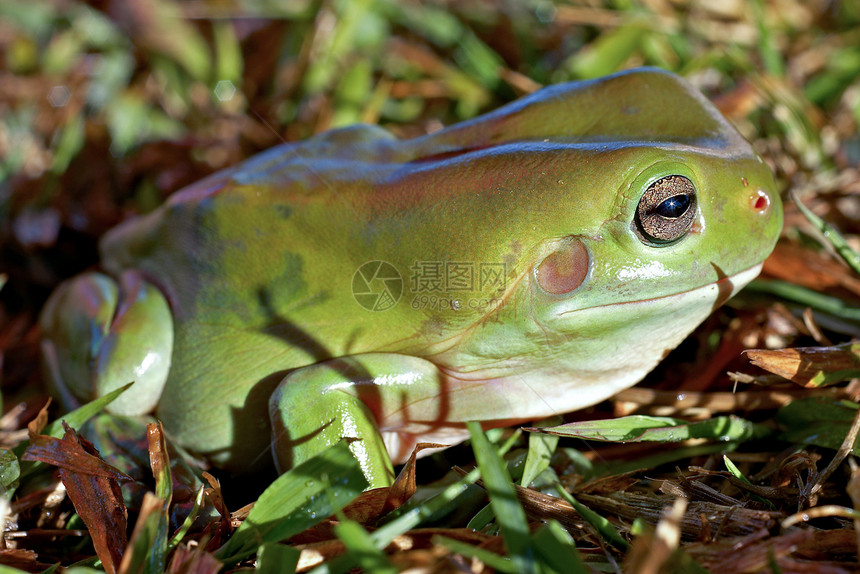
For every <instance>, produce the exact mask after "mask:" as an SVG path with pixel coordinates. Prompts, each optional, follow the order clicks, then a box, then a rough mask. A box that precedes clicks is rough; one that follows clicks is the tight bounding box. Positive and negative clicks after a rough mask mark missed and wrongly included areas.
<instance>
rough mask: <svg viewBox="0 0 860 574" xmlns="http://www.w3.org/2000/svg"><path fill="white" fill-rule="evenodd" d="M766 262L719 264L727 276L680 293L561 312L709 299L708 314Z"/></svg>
mask: <svg viewBox="0 0 860 574" xmlns="http://www.w3.org/2000/svg"><path fill="white" fill-rule="evenodd" d="M762 265H763V263H759V264H758V265H753V266H752V267H750V268H748V269H744V270H743V271H739V272H737V273H735V274H734V275H725V274H723V273H722V272H721V270H720V269H719V268H716V269H717V273H719V274H720V275H723V277H722V278H720V279H718V280H717V281H714V282H713V283H708V284H707V285H702V286H701V287H695V288H693V289H689V290H687V291H681V292H679V293H671V294H669V295H661V296H660V297H652V298H650V299H640V300H638V301H619V302H617V303H607V304H605V305H598V306H596V307H587V308H584V309H582V308H580V309H570V310H568V311H562V312H561V313H559V314H558V315H557V316H559V317H563V316H565V315H574V314H579V315H581V314H582V313H583V312H596V311H608V310H610V309H618V310H621V309H625V310H629V311H630V312H633V313H636V312H641V311H644V310H645V309H646V308H648V307H654V306H659V307H661V308H676V309H683V308H689V307H690V306H696V307H699V308H701V307H703V306H704V305H707V303H708V302H710V303H711V306H710V309H708V312H707V314H710V313H711V312H713V311H714V310H715V309H717V308H718V307H720V306H721V305H722V304H723V303H725V302H726V301H728V300H729V299H731V298H732V297H734V296H735V295H736V294H737V292H738V291H740V290H741V289H743V288H744V287H745V286H746V284H747V283H749V282H750V281H752V280H753V279H755V278H756V277H757V276H758V274H759V273H760V272H761V268H762Z"/></svg>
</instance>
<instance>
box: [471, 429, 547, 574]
mask: <svg viewBox="0 0 860 574" xmlns="http://www.w3.org/2000/svg"><path fill="white" fill-rule="evenodd" d="M466 427H467V428H468V429H469V433H470V435H471V437H472V449H473V450H474V451H475V458H476V459H477V462H478V468H480V469H481V476H482V478H483V479H484V485H485V486H486V488H487V492H488V493H489V496H490V506H491V507H492V509H493V512H494V513H495V514H496V521H497V522H498V524H499V528H500V529H501V531H502V537H504V539H505V545H506V546H507V548H508V554H509V555H510V557H511V562H512V563H513V564H514V565H515V566H516V567H517V571H518V572H521V573H526V572H536V568H535V557H534V552H533V550H532V548H531V544H530V538H529V525H528V520H527V519H526V512H525V510H523V507H522V506H521V505H520V503H519V501H518V500H517V494H516V491H515V490H514V485H513V483H512V482H511V476H510V474H508V469H507V467H506V466H505V463H504V461H502V459H501V457H500V456H499V453H498V452H497V451H496V448H495V446H493V444H491V443H490V441H489V440H488V439H487V437H486V435H485V434H484V432H483V430H481V425H480V423H477V422H470V423H467V424H466Z"/></svg>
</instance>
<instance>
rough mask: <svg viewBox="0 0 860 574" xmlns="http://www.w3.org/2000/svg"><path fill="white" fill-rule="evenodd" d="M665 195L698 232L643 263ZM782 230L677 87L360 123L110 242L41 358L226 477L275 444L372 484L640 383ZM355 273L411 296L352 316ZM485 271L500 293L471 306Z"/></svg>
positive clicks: (61, 376) (628, 80) (771, 201)
mask: <svg viewBox="0 0 860 574" xmlns="http://www.w3.org/2000/svg"><path fill="white" fill-rule="evenodd" d="M668 175H682V176H684V177H686V178H688V179H689V180H690V181H692V182H693V184H694V186H695V188H696V207H695V209H696V210H697V211H696V214H695V219H694V221H693V223H692V228H691V229H690V230H689V231H688V232H685V233H684V234H683V235H682V236H681V237H680V238H679V239H678V240H676V241H673V242H669V243H665V244H655V243H654V242H651V241H648V240H646V239H643V237H642V233H641V231H640V230H638V228H637V226H636V224H635V223H634V218H635V214H636V211H637V206H638V205H639V201H640V198H641V197H642V196H643V193H645V190H646V188H648V186H649V185H650V184H651V183H652V182H654V181H656V180H659V179H660V178H662V177H664V176H668ZM781 226H782V210H781V205H780V200H779V196H778V194H777V193H776V192H775V188H774V182H773V178H772V175H771V173H770V171H769V170H768V168H767V167H766V166H765V164H764V163H763V162H762V160H761V159H760V158H759V157H758V156H757V155H756V154H755V152H754V151H753V150H752V149H751V147H750V146H749V144H748V143H747V142H746V141H744V140H743V138H742V137H741V136H740V135H739V134H738V133H737V132H736V131H735V130H734V128H732V127H731V126H730V125H729V124H728V123H727V122H726V120H725V119H723V118H722V116H720V114H719V113H718V112H717V110H716V109H715V108H714V107H713V106H712V105H711V104H710V103H709V102H708V101H707V100H705V99H704V98H703V97H702V96H701V94H699V93H698V92H697V91H695V89H693V88H692V87H691V86H689V85H688V84H686V83H685V82H684V81H683V80H681V79H679V78H678V77H676V76H674V75H672V74H669V73H666V72H662V71H659V70H654V69H643V70H637V71H633V72H628V73H622V74H616V75H614V76H610V77H607V78H602V79H599V80H596V81H592V82H582V83H571V84H563V85H558V86H553V87H549V88H546V89H544V90H541V91H539V92H537V93H535V94H533V95H531V96H528V97H526V98H523V99H521V100H519V101H517V102H514V103H512V104H510V105H507V106H505V107H502V108H500V109H498V110H496V111H494V112H492V113H489V114H487V115H485V116H482V117H479V118H476V119H474V120H471V121H468V122H464V123H461V124H458V125H455V126H452V127H450V128H448V129H444V130H442V131H439V132H437V133H434V134H430V135H427V136H424V137H420V138H417V139H413V140H408V141H401V140H399V139H397V138H395V137H394V136H392V135H391V134H389V133H388V132H386V131H384V130H383V129H381V128H377V127H370V126H357V127H353V128H348V129H344V130H337V131H331V132H328V133H325V134H322V135H320V136H318V137H315V138H313V139H311V140H308V141H306V142H303V143H300V144H286V145H282V146H279V147H276V148H274V149H271V150H269V151H267V152H264V153H262V154H260V155H258V156H256V157H254V158H251V159H249V160H248V161H246V162H244V163H242V164H239V165H238V166H235V167H233V168H230V169H227V170H224V171H222V172H219V173H217V174H214V175H213V176H211V177H209V178H207V179H205V180H203V181H201V182H199V183H197V184H195V185H193V186H191V187H189V188H186V189H185V190H183V191H181V192H179V193H177V194H175V195H173V196H172V197H171V198H170V200H169V201H168V202H167V203H166V204H165V205H163V206H162V207H161V208H160V209H158V210H156V211H155V212H153V213H151V214H149V215H147V216H144V217H141V218H138V219H134V220H131V221H128V222H126V223H124V224H122V225H120V226H119V227H117V228H115V229H114V230H112V231H111V232H110V233H108V234H107V235H106V236H105V237H104V239H103V240H102V242H101V251H102V261H103V265H104V268H105V270H106V271H107V272H108V273H109V274H110V276H111V277H113V278H116V280H114V279H112V278H111V277H109V276H107V275H104V274H98V273H88V274H85V275H82V276H79V277H77V278H75V279H73V280H71V281H69V282H67V283H65V284H64V285H63V286H61V287H60V288H59V289H58V290H57V292H56V293H55V294H54V295H53V296H52V298H51V300H50V301H49V302H48V304H47V305H46V308H45V310H44V312H43V315H42V319H41V325H42V328H43V331H44V333H45V345H44V348H45V350H46V358H47V364H48V366H49V368H50V372H51V373H52V379H53V380H54V381H55V382H56V383H57V389H58V391H57V392H59V393H60V394H62V395H63V396H64V397H66V398H67V399H71V398H73V397H77V398H79V399H88V398H91V397H92V396H94V395H100V394H104V393H105V392H108V391H110V390H112V389H114V388H116V387H118V386H121V385H123V384H125V383H127V382H129V381H132V380H134V381H136V384H135V385H134V386H133V387H132V388H131V389H130V390H129V391H128V392H126V393H125V394H124V395H123V396H122V397H120V399H119V400H118V401H117V402H116V403H115V404H114V405H113V406H112V410H113V411H114V412H117V413H121V414H143V413H146V412H152V411H154V412H155V413H156V415H157V416H158V417H159V418H160V419H161V420H162V421H163V422H164V425H165V428H166V429H167V431H168V432H169V433H170V434H171V435H172V437H173V438H174V439H175V440H176V441H178V442H179V443H180V444H182V445H184V446H185V447H187V448H189V449H191V450H193V451H195V452H197V453H200V454H203V455H205V456H207V457H208V458H209V459H211V460H212V461H213V463H214V464H216V465H218V466H222V467H225V468H229V469H235V470H250V469H253V468H256V467H259V466H261V465H263V464H265V463H266V462H267V461H269V460H270V455H269V453H268V449H269V447H270V445H271V448H272V452H273V453H274V458H275V461H276V464H277V465H278V467H279V469H280V470H286V469H287V468H289V467H291V466H292V465H294V464H296V463H298V462H301V461H303V460H305V459H307V458H309V457H311V456H313V455H315V454H316V453H318V452H320V451H321V450H323V449H325V448H326V447H327V446H328V445H331V444H333V443H335V442H337V441H339V440H341V439H342V438H344V437H348V438H354V439H361V440H352V441H350V444H351V448H352V449H353V452H354V453H355V455H356V456H357V457H358V459H359V460H360V461H361V463H362V465H363V468H364V471H365V474H366V476H367V477H368V480H369V481H370V484H371V485H372V486H382V485H386V484H389V483H390V482H391V480H392V478H393V472H392V466H391V461H392V460H393V461H394V462H400V461H403V460H404V459H405V458H406V457H407V456H408V455H409V453H410V452H411V449H412V447H413V445H414V444H415V442H417V441H437V442H443V443H452V442H456V441H459V440H461V439H462V438H464V436H465V433H464V431H463V428H462V426H463V425H462V423H464V422H465V421H469V420H480V421H483V422H484V424H485V425H486V426H498V425H503V424H509V423H512V422H518V421H526V420H533V419H535V418H541V417H545V416H548V415H552V414H557V413H564V412H568V411H571V410H575V409H578V408H582V407H585V406H588V405H591V404H594V403H596V402H598V401H600V400H603V399H604V398H606V397H608V396H610V395H611V394H613V393H615V392H617V391H618V390H620V389H622V388H626V387H628V386H630V385H632V384H635V383H636V382H637V381H639V380H640V379H641V378H642V377H643V376H644V375H645V374H646V373H647V372H648V371H649V370H651V369H652V368H653V367H654V365H656V363H657V362H658V361H659V360H660V359H661V358H662V357H663V356H664V355H665V354H666V353H667V352H668V351H669V350H670V349H672V348H674V347H675V346H676V345H677V344H678V343H680V342H681V341H682V340H683V338H684V337H686V336H687V335H688V334H689V332H690V331H691V330H692V329H694V328H695V327H696V325H698V324H699V323H700V322H701V321H702V320H704V318H706V317H707V316H708V314H709V313H710V312H711V311H712V310H713V309H714V308H715V307H716V306H718V305H720V304H722V302H724V301H725V300H726V299H727V298H728V297H729V296H731V295H732V294H733V293H734V292H736V291H737V290H738V289H739V288H740V287H742V286H743V284H745V283H746V282H748V281H749V280H750V279H752V277H754V276H755V274H756V273H757V272H758V269H759V266H760V264H761V262H762V261H763V260H764V258H765V257H766V256H767V255H768V254H769V253H770V251H771V250H772V248H773V245H774V243H775V242H776V239H777V236H778V234H779V231H780V229H781ZM583 247H584V249H582V248H583ZM368 261H384V262H387V263H389V264H390V265H392V266H393V267H394V268H396V270H397V271H398V273H399V275H400V277H402V297H401V298H400V299H399V301H397V302H396V304H394V305H393V306H391V307H390V308H387V309H384V310H376V311H374V310H368V309H366V308H365V307H363V306H362V305H360V304H359V302H358V298H357V297H356V296H354V294H353V291H354V289H353V288H354V287H355V286H356V285H359V287H358V291H359V292H360V291H361V287H360V285H361V281H359V282H358V283H357V284H354V283H353V281H354V275H355V273H356V271H357V270H358V269H359V268H360V267H361V266H362V265H363V264H364V263H366V262H368ZM428 262H432V263H434V264H435V263H439V264H443V265H444V264H445V263H460V264H463V263H465V264H466V265H464V266H461V268H468V267H469V266H470V265H471V267H472V268H473V269H474V270H475V274H476V279H475V283H474V285H473V286H472V288H471V290H469V289H467V290H465V291H463V290H455V289H453V288H451V287H449V288H447V289H446V288H445V287H444V286H443V287H442V290H441V291H435V292H427V291H421V290H419V289H418V287H419V286H418V285H417V284H414V283H416V281H417V280H418V279H428V278H429V275H428V274H427V273H425V272H424V271H422V272H421V273H416V271H414V270H413V266H415V265H416V264H418V265H425V266H426V265H429V263H428ZM566 263H570V265H571V266H572V268H579V269H580V272H579V274H577V272H576V271H571V272H570V274H566V273H567V272H568V271H570V268H569V267H566ZM480 264H491V265H495V267H494V268H495V269H499V268H500V265H501V264H503V268H504V273H503V275H502V278H501V280H498V281H496V282H489V283H488V284H486V285H484V286H482V285H480V284H479V276H480V275H479V267H480ZM577 266H578V267H577ZM389 269H390V268H389ZM497 279H498V278H497ZM385 285H388V286H392V285H393V286H394V287H395V291H394V292H393V295H394V296H396V295H397V291H396V286H397V281H396V279H395V280H394V281H389V282H387V283H386V282H384V281H381V280H380V279H375V280H374V281H372V282H371V283H370V289H371V291H372V293H378V292H379V291H380V290H381V288H382V287H383V286H385ZM453 287H456V285H454V286H453ZM547 288H548V289H549V291H553V292H549V291H548V290H547ZM430 296H436V299H435V300H433V299H430V298H429V297H430ZM368 300H370V301H371V302H372V296H371V298H370V299H367V298H365V299H363V300H362V301H363V302H365V303H367V301H368ZM489 300H492V301H493V304H492V305H487V304H486V303H487V301H489ZM382 303H385V302H384V301H382V302H381V303H380V304H382ZM383 439H384V440H383Z"/></svg>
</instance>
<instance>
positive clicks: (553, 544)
mask: <svg viewBox="0 0 860 574" xmlns="http://www.w3.org/2000/svg"><path fill="white" fill-rule="evenodd" d="M532 540H533V541H534V547H535V550H536V551H537V554H538V557H539V559H540V561H541V562H542V563H543V564H545V565H546V566H548V567H549V568H551V569H552V570H553V571H555V572H558V573H559V574H588V572H589V570H588V568H586V566H585V563H584V562H583V561H582V556H580V555H579V551H578V550H577V549H576V543H575V542H574V541H573V538H572V537H571V535H570V533H569V532H568V531H567V530H565V529H564V526H562V525H561V523H560V522H558V521H557V520H550V521H549V522H548V523H547V524H546V525H545V526H544V527H543V528H541V529H540V530H538V531H537V532H535V534H534V536H532Z"/></svg>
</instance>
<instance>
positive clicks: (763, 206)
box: [750, 190, 770, 214]
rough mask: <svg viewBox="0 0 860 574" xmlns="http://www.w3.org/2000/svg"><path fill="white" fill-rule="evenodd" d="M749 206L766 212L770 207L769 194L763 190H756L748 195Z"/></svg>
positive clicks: (760, 211) (754, 209)
mask: <svg viewBox="0 0 860 574" xmlns="http://www.w3.org/2000/svg"><path fill="white" fill-rule="evenodd" d="M750 207H751V208H752V210H753V211H757V212H759V213H762V214H763V213H766V212H767V210H768V209H769V208H770V196H769V195H768V194H767V192H765V191H762V190H758V191H756V192H755V193H753V194H752V195H751V196H750Z"/></svg>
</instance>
